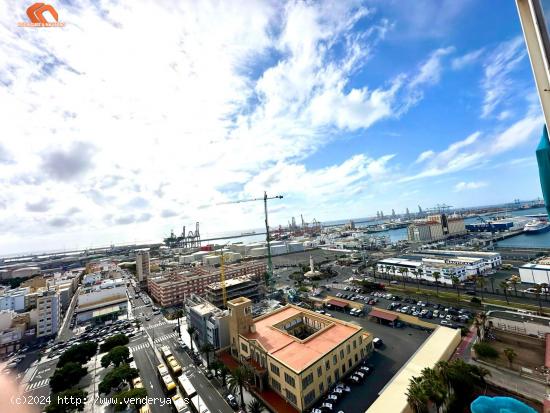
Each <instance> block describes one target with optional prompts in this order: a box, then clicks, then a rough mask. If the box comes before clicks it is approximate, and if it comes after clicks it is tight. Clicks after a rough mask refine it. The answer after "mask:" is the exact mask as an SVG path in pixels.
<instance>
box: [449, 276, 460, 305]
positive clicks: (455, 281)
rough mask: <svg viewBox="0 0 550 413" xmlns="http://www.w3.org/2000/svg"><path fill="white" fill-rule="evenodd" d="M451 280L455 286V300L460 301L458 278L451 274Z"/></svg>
mask: <svg viewBox="0 0 550 413" xmlns="http://www.w3.org/2000/svg"><path fill="white" fill-rule="evenodd" d="M451 282H452V283H453V285H454V286H455V288H456V294H457V300H458V301H460V278H458V277H457V276H456V275H451Z"/></svg>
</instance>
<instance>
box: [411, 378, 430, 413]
mask: <svg viewBox="0 0 550 413" xmlns="http://www.w3.org/2000/svg"><path fill="white" fill-rule="evenodd" d="M406 396H407V403H409V406H410V407H411V409H412V410H413V412H414V413H427V412H428V402H429V400H428V396H427V395H426V392H425V391H424V387H423V386H422V379H421V378H419V377H413V378H412V379H411V380H410V383H409V388H408V390H407V393H406Z"/></svg>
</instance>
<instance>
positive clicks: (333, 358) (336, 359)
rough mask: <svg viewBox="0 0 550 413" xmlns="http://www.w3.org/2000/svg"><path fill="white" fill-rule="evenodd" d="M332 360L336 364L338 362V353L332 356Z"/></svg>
mask: <svg viewBox="0 0 550 413" xmlns="http://www.w3.org/2000/svg"><path fill="white" fill-rule="evenodd" d="M332 362H333V363H334V364H336V363H338V357H337V356H336V354H335V355H334V356H332Z"/></svg>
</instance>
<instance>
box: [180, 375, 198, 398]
mask: <svg viewBox="0 0 550 413" xmlns="http://www.w3.org/2000/svg"><path fill="white" fill-rule="evenodd" d="M178 384H179V386H180V390H181V391H182V393H183V394H184V395H185V396H187V397H189V398H191V397H193V396H194V395H196V394H197V391H196V390H195V387H193V384H192V383H191V380H189V378H188V377H187V376H186V375H185V374H183V375H181V376H179V377H178Z"/></svg>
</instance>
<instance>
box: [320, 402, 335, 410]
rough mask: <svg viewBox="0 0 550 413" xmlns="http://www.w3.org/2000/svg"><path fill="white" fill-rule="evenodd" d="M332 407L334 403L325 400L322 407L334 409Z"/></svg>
mask: <svg viewBox="0 0 550 413" xmlns="http://www.w3.org/2000/svg"><path fill="white" fill-rule="evenodd" d="M332 407H333V404H332V403H328V402H324V403H323V404H322V405H321V409H327V410H332Z"/></svg>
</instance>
